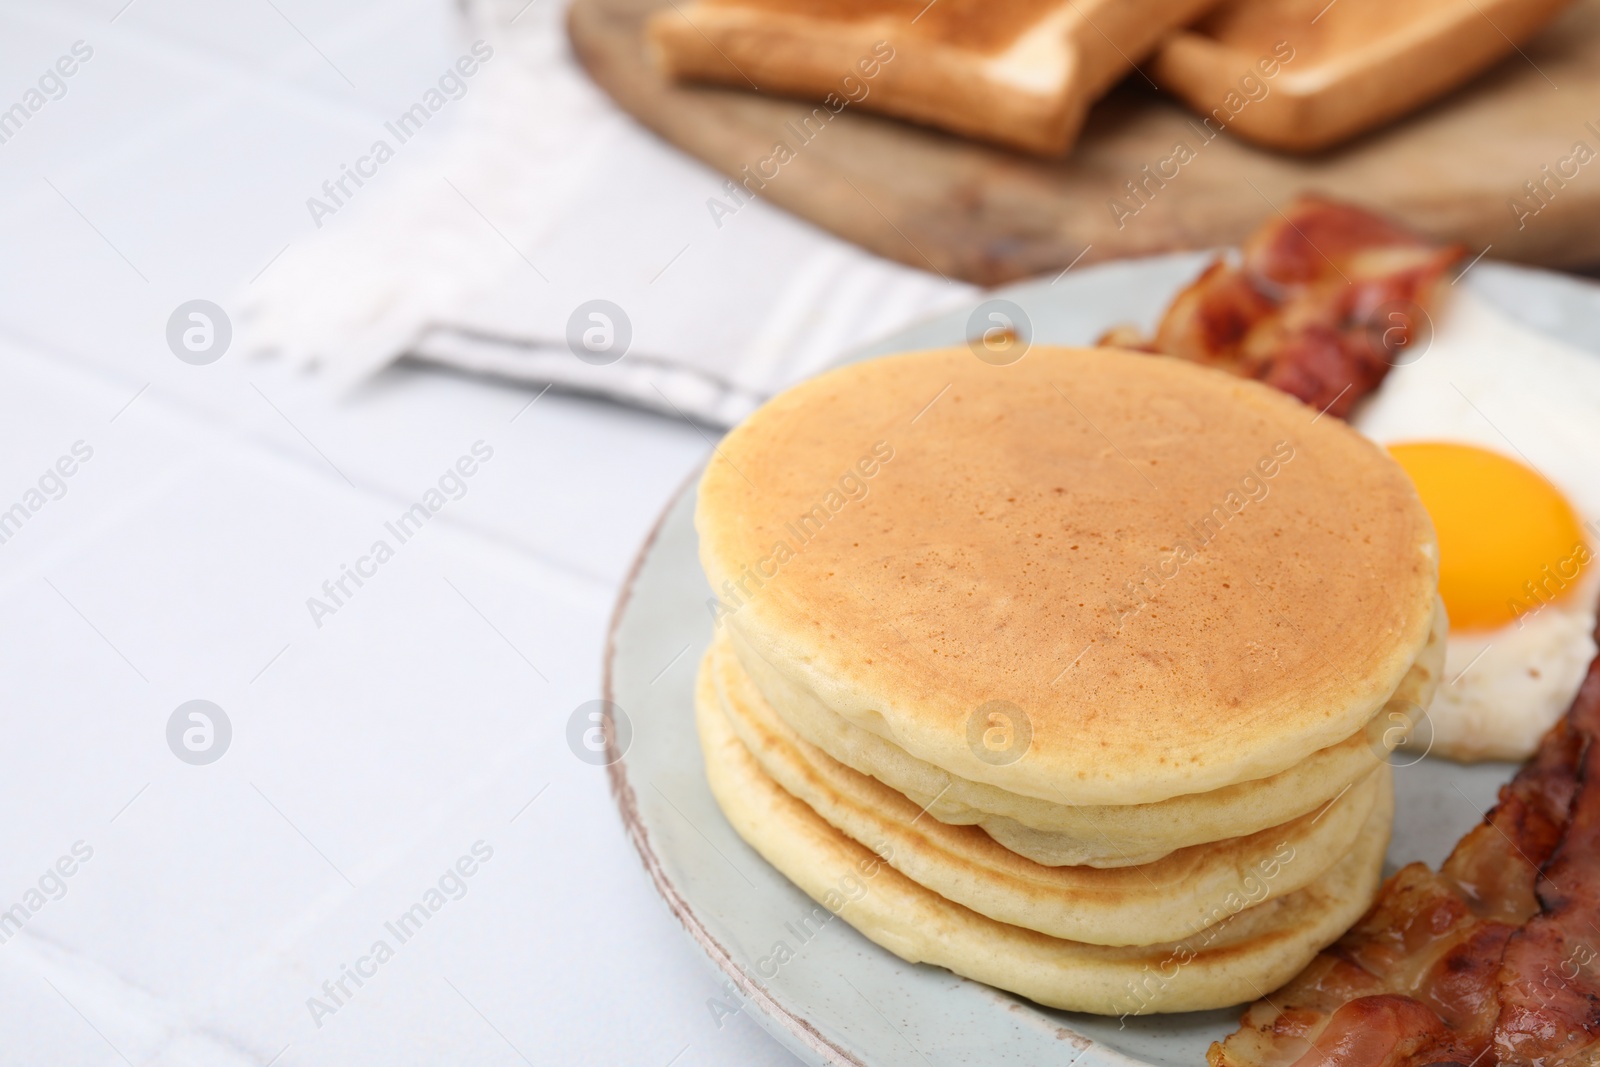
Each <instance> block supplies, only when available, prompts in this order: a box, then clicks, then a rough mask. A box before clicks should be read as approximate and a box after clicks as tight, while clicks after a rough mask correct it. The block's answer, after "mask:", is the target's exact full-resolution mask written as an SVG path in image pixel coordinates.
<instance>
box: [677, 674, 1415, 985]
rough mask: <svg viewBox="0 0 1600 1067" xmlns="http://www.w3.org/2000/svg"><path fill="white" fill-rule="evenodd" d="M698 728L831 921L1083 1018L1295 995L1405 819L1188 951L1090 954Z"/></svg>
mask: <svg viewBox="0 0 1600 1067" xmlns="http://www.w3.org/2000/svg"><path fill="white" fill-rule="evenodd" d="M696 718H697V723H698V726H699V730H700V740H701V748H702V751H703V752H704V754H705V761H706V775H707V778H708V780H709V781H710V784H711V791H712V794H713V795H714V796H715V797H716V799H717V803H718V805H719V806H720V807H721V808H722V810H723V812H724V814H726V815H727V817H728V821H729V822H730V823H732V824H733V828H734V829H735V830H736V831H737V832H738V833H739V836H741V837H743V838H744V839H745V840H746V841H747V842H749V843H750V845H751V847H753V848H754V849H755V850H756V851H757V852H759V853H760V854H761V856H762V857H763V858H764V859H766V860H767V862H769V863H771V864H772V865H773V866H774V867H776V868H777V869H778V870H779V871H781V872H782V873H783V874H784V875H785V876H786V877H788V878H789V879H790V880H791V881H793V882H794V883H795V884H796V885H797V886H799V887H800V888H801V889H802V890H803V891H805V893H806V894H807V895H809V896H810V897H811V898H812V899H813V900H815V901H817V902H818V905H819V907H818V911H819V912H820V911H822V909H828V910H832V911H834V913H835V914H837V915H838V916H839V917H840V918H842V919H844V920H845V921H846V922H848V923H849V924H850V925H851V926H853V927H855V928H856V929H857V930H859V931H861V933H862V934H864V935H866V936H867V937H868V938H869V939H871V940H872V941H874V942H876V943H877V944H879V945H881V946H883V947H884V948H886V949H888V950H889V951H890V952H893V953H894V954H895V955H897V956H900V957H901V958H902V959H906V960H909V961H911V962H916V963H921V962H926V963H932V964H936V965H938V966H940V967H945V968H947V969H949V970H951V971H954V972H955V973H956V974H960V975H963V976H965V977H968V978H973V979H976V980H977V981H980V982H987V983H988V984H990V985H993V986H996V987H998V988H1001V989H1007V990H1011V991H1012V992H1015V993H1020V994H1022V995H1023V996H1026V997H1028V998H1029V999H1030V1000H1033V1001H1035V1002H1037V1003H1039V1004H1044V1005H1048V1006H1051V1007H1058V1008H1064V1009H1067V1010H1070V1011H1086V1012H1096V1013H1099V1014H1103V1015H1124V1014H1132V1013H1134V1012H1136V1011H1139V1010H1155V1011H1194V1010H1199V1009H1203V1008H1214V1007H1219V1006H1222V1005H1226V1004H1234V1003H1237V1002H1239V1001H1240V1000H1241V999H1243V998H1244V997H1247V996H1249V995H1250V994H1249V992H1248V990H1249V989H1250V986H1251V985H1252V984H1258V985H1263V986H1277V985H1280V984H1282V983H1283V982H1284V981H1285V980H1287V979H1288V978H1289V977H1290V976H1291V975H1293V974H1294V973H1295V972H1296V970H1298V969H1299V968H1300V967H1301V966H1302V965H1303V963H1304V961H1305V960H1306V959H1308V958H1310V957H1311V956H1312V955H1313V954H1314V953H1315V952H1316V951H1317V948H1318V947H1319V946H1320V945H1325V944H1327V943H1328V942H1329V941H1331V940H1333V939H1334V938H1336V937H1338V936H1339V933H1340V931H1342V930H1344V929H1346V928H1348V927H1349V925H1350V923H1351V922H1353V921H1354V920H1355V919H1356V917H1357V916H1359V915H1360V914H1361V911H1362V908H1363V907H1364V906H1365V904H1366V902H1367V901H1369V900H1371V899H1372V895H1373V893H1374V892H1375V891H1376V889H1377V885H1378V880H1379V869H1380V867H1381V863H1382V859H1383V850H1384V848H1385V846H1386V845H1387V844H1388V840H1389V822H1390V819H1391V817H1392V815H1393V803H1392V800H1391V798H1390V794H1389V793H1388V792H1387V791H1386V792H1385V793H1384V794H1383V796H1382V798H1381V803H1380V804H1378V805H1376V806H1375V807H1374V810H1373V812H1372V814H1371V815H1369V816H1368V821H1367V824H1366V825H1365V826H1364V828H1363V830H1362V832H1361V835H1360V837H1359V838H1358V839H1357V841H1356V843H1355V846H1354V847H1353V848H1352V849H1351V850H1350V851H1349V852H1348V853H1346V855H1345V856H1344V857H1343V858H1342V859H1341V860H1340V861H1339V862H1338V863H1337V864H1336V865H1335V866H1334V867H1333V868H1332V869H1330V870H1327V871H1324V872H1323V873H1322V874H1321V876H1320V877H1318V878H1317V879H1316V880H1315V881H1314V882H1313V883H1312V884H1311V885H1309V886H1307V887H1306V888H1304V889H1301V890H1299V891H1298V892H1295V893H1291V894H1288V895H1287V896H1283V897H1279V898H1277V899H1275V900H1271V901H1267V902H1265V903H1263V904H1261V905H1259V906H1256V907H1250V906H1247V905H1239V910H1237V911H1230V910H1229V908H1230V902H1228V901H1226V900H1218V901H1217V902H1216V903H1215V905H1214V907H1215V910H1216V912H1217V913H1218V915H1219V919H1218V921H1217V922H1216V923H1213V924H1212V925H1211V926H1208V927H1206V928H1205V929H1203V930H1199V931H1196V932H1195V933H1194V934H1193V935H1191V936H1189V937H1186V938H1184V939H1182V940H1178V941H1172V942H1168V943H1164V944H1153V945H1134V946H1122V947H1116V946H1106V945H1089V944H1084V943H1081V942H1075V941H1068V940H1064V939H1061V938H1055V937H1050V936H1048V935H1046V934H1041V933H1038V932H1036V931H1032V930H1026V929H1023V928H1022V927H1018V926H1013V925H1011V924H1008V923H1001V922H996V921H995V920H993V919H990V918H987V917H985V916H983V915H980V914H978V913H977V912H975V911H972V910H971V909H969V908H966V907H963V906H961V905H960V904H956V903H953V902H952V901H949V900H947V899H945V898H944V897H942V896H940V895H939V894H938V893H935V892H933V891H932V890H929V889H927V888H925V887H923V886H922V885H920V884H918V883H917V882H915V881H913V880H912V879H910V878H908V877H906V876H905V875H903V874H901V873H900V872H899V871H897V870H896V869H894V868H893V867H892V866H890V865H889V864H888V863H887V862H885V861H884V859H883V856H882V854H881V853H880V852H875V851H873V850H872V849H870V848H867V847H865V846H863V845H860V844H858V843H857V842H855V841H853V840H852V839H850V838H849V837H847V836H846V835H844V834H842V833H840V832H839V831H838V830H836V829H834V827H832V826H830V825H829V824H828V823H827V822H825V821H824V820H823V819H822V818H821V817H819V816H818V815H817V814H816V812H815V811H813V810H812V809H811V808H810V807H809V806H808V805H807V804H805V803H804V802H803V801H801V800H799V799H797V798H796V797H794V796H793V795H792V794H790V793H788V792H787V791H785V790H784V789H783V788H781V787H780V786H779V785H778V784H777V783H775V782H774V781H773V780H772V779H771V778H769V777H768V776H767V775H766V774H765V773H763V772H762V770H761V768H760V767H759V766H758V765H757V764H756V761H755V759H754V758H753V757H752V756H751V755H750V752H749V750H748V749H746V748H745V747H744V745H743V744H742V743H740V741H739V739H738V737H737V736H736V735H735V734H734V733H733V730H732V728H731V727H730V726H729V725H728V722H727V719H726V718H725V717H723V716H722V715H720V714H718V713H717V711H716V709H715V708H714V707H712V706H711V705H710V704H708V703H707V702H700V703H699V704H698V705H697V715H696ZM883 851H888V849H887V848H884V849H883ZM1263 876H1264V875H1263ZM863 883H864V884H866V885H867V886H868V887H869V888H867V889H866V890H865V891H864V892H862V893H860V894H852V895H854V896H855V897H856V899H853V900H850V899H848V898H846V897H845V896H844V895H842V894H841V892H840V887H841V886H847V885H860V884H863ZM1232 903H1233V904H1234V905H1238V904H1239V902H1232Z"/></svg>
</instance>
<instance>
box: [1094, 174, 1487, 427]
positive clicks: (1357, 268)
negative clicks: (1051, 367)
mask: <svg viewBox="0 0 1600 1067" xmlns="http://www.w3.org/2000/svg"><path fill="white" fill-rule="evenodd" d="M1464 252H1465V249H1464V248H1463V247H1462V246H1460V245H1445V246H1440V245H1436V244H1433V243H1431V242H1429V241H1426V240H1424V239H1423V238H1421V237H1419V236H1418V235H1417V234H1415V233H1412V232H1411V231H1410V230H1407V229H1405V228H1404V227H1402V226H1400V225H1399V224H1398V223H1395V222H1392V221H1390V220H1389V219H1386V218H1383V217H1381V216H1378V215H1374V214H1373V213H1371V212H1369V211H1366V210H1364V209H1362V208H1358V207H1355V206H1353V205H1350V204H1344V203H1340V202H1339V201H1336V200H1329V199H1326V198H1324V197H1320V196H1314V195H1305V196H1301V197H1300V198H1299V199H1297V200H1295V201H1294V203H1292V204H1291V205H1289V207H1288V208H1287V209H1286V210H1285V211H1284V212H1283V213H1282V214H1281V215H1279V216H1277V217H1274V218H1272V219H1270V220H1268V222H1267V223H1266V225H1264V226H1262V227H1261V229H1259V230H1257V231H1256V232H1255V233H1254V234H1252V235H1251V236H1250V238H1249V239H1248V240H1246V241H1245V244H1244V247H1243V249H1242V252H1241V255H1240V257H1239V260H1238V262H1237V263H1231V262H1229V261H1228V260H1226V259H1218V260H1217V261H1216V262H1214V263H1213V264H1211V266H1210V267H1208V268H1207V269H1206V271H1205V273H1203V274H1201V276H1200V277H1199V278H1198V279H1197V280H1196V281H1195V282H1193V283H1192V284H1191V285H1190V286H1189V287H1188V288H1187V289H1185V290H1183V291H1182V292H1181V293H1179V294H1178V296H1177V297H1176V298H1175V299H1174V300H1173V302H1172V306H1171V307H1169V308H1168V309H1167V312H1166V315H1165V316H1163V318H1162V320H1161V323H1160V325H1159V326H1158V327H1157V328H1156V333H1155V336H1154V337H1148V338H1147V337H1144V336H1142V335H1141V334H1140V333H1139V331H1137V330H1135V329H1133V328H1131V327H1118V328H1116V329H1113V330H1111V331H1109V332H1108V333H1106V334H1105V335H1104V336H1103V337H1101V339H1100V343H1101V344H1103V345H1113V346H1116V347H1119V348H1132V349H1136V350H1139V351H1144V352H1159V353H1164V354H1166V355H1171V356H1178V357H1180V358H1182V359H1188V360H1192V361H1194V362H1196V363H1203V364H1206V365H1207V366H1212V367H1217V368H1219V369H1221V370H1226V371H1229V372H1231V373H1233V374H1237V375H1239V376H1241V377H1245V378H1257V379H1260V380H1261V381H1264V382H1266V383H1267V384H1269V385H1272V386H1275V387H1277V388H1279V389H1281V390H1283V391H1284V392H1286V393H1289V394H1290V395H1292V396H1296V397H1298V398H1300V399H1301V400H1303V401H1305V402H1306V403H1307V404H1310V405H1311V406H1312V407H1315V408H1317V409H1318V410H1319V411H1321V410H1326V411H1328V412H1329V413H1330V414H1333V415H1337V416H1339V417H1340V418H1343V417H1344V416H1345V415H1346V414H1347V413H1349V411H1350V409H1351V408H1352V407H1354V406H1355V404H1356V402H1357V401H1358V400H1360V399H1361V398H1362V397H1364V396H1366V395H1367V394H1369V393H1371V392H1372V391H1373V390H1374V389H1376V388H1377V387H1378V386H1379V385H1381V384H1382V382H1383V379H1384V377H1385V376H1386V375H1387V374H1388V373H1389V369H1390V367H1391V366H1393V364H1394V362H1396V361H1398V360H1399V359H1400V358H1401V356H1402V355H1403V353H1404V352H1405V350H1406V347H1407V346H1408V345H1412V344H1417V343H1420V342H1421V341H1422V339H1423V335H1422V331H1425V330H1426V329H1428V328H1429V327H1428V325H1427V323H1426V321H1425V320H1426V314H1425V304H1426V303H1427V302H1428V301H1429V299H1430V298H1431V295H1432V292H1433V290H1434V287H1435V285H1436V283H1437V282H1438V281H1439V279H1440V278H1441V277H1442V276H1443V275H1444V272H1445V271H1446V270H1447V269H1448V268H1449V267H1450V265H1451V264H1452V263H1454V262H1456V261H1457V260H1458V259H1460V258H1461V256H1462V254H1463V253H1464Z"/></svg>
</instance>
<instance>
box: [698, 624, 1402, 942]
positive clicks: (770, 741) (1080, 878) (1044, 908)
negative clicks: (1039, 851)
mask: <svg viewBox="0 0 1600 1067" xmlns="http://www.w3.org/2000/svg"><path fill="white" fill-rule="evenodd" d="M696 699H697V701H698V702H699V703H700V704H701V705H702V706H703V707H702V711H701V714H711V713H712V712H713V711H714V712H717V713H720V714H722V715H724V716H726V718H727V721H728V724H729V725H730V726H731V727H732V728H733V732H734V734H735V735H737V737H738V738H739V740H740V742H741V743H742V744H743V745H744V747H745V749H746V750H747V751H748V752H749V753H750V755H751V756H753V757H754V758H755V761H756V764H757V765H758V766H759V767H760V768H761V770H762V772H763V773H764V774H766V775H767V777H769V778H771V779H772V780H773V781H774V782H776V783H777V784H778V785H779V786H781V787H782V788H783V789H784V790H785V791H786V792H788V793H790V794H791V795H792V796H794V797H796V798H797V799H799V800H801V801H803V802H804V803H805V804H806V805H807V806H808V807H810V808H811V809H812V810H813V811H814V812H816V813H817V814H818V815H819V816H821V817H822V818H823V819H824V820H826V821H827V822H828V823H829V824H830V825H831V826H833V827H834V828H835V829H837V830H839V831H841V832H842V833H844V834H845V835H847V836H849V837H850V838H852V839H854V840H855V841H856V842H858V843H860V844H862V845H865V846H867V847H868V848H874V847H877V846H880V845H882V844H884V843H887V844H888V846H889V850H890V851H889V857H890V858H889V859H888V862H889V863H890V864H891V865H892V866H893V867H894V868H895V869H896V870H898V871H899V872H900V873H902V874H904V875H906V876H907V877H908V878H910V879H911V880H913V881H915V882H917V883H918V884H919V885H922V886H924V887H926V888H928V889H930V890H932V891H933V892H935V893H937V894H939V895H940V896H942V897H944V898H946V899H948V900H952V901H954V902H956V903H958V904H962V905H965V906H966V907H968V908H971V909H972V910H973V911H976V912H978V913H979V914H981V915H986V916H988V917H989V918H991V919H994V920H997V921H999V922H1004V923H1010V924H1011V925H1013V926H1020V927H1023V928H1024V929H1028V930H1037V931H1038V932H1040V933H1044V934H1050V935H1051V936H1053V937H1060V938H1065V939H1068V940H1072V941H1082V942H1086V943H1089V944H1095V945H1144V944H1150V943H1152V942H1165V941H1172V940H1176V939H1178V938H1182V937H1188V936H1190V935H1192V934H1194V933H1197V932H1198V931H1199V930H1201V929H1203V928H1204V927H1206V926H1207V925H1209V924H1210V923H1211V922H1212V921H1214V920H1213V918H1212V913H1213V912H1214V911H1215V909H1216V906H1217V902H1218V901H1223V900H1227V899H1229V897H1230V895H1231V896H1234V897H1237V898H1238V899H1244V900H1250V901H1252V902H1254V903H1261V902H1263V901H1267V900H1271V899H1274V898H1276V897H1280V896H1284V895H1286V894H1289V893H1293V892H1294V891H1296V890H1298V889H1301V888H1303V887H1305V886H1306V885H1309V884H1310V883H1311V882H1312V881H1313V880H1315V879H1316V878H1318V877H1320V876H1321V875H1322V874H1324V873H1325V872H1326V871H1327V870H1328V869H1329V868H1331V867H1333V866H1334V865H1335V864H1337V863H1338V862H1339V860H1341V859H1342V858H1343V857H1344V856H1345V854H1346V853H1348V852H1349V851H1350V849H1351V848H1352V847H1354V845H1355V843H1356V841H1357V839H1358V838H1359V837H1360V835H1361V831H1362V828H1363V827H1364V826H1365V825H1366V822H1367V819H1368V818H1369V817H1370V815H1371V814H1372V810H1373V808H1374V806H1375V805H1377V804H1378V803H1379V799H1380V796H1381V797H1383V798H1385V799H1384V800H1383V802H1384V803H1386V804H1387V803H1392V799H1390V794H1391V793H1392V791H1393V782H1392V776H1391V771H1390V769H1389V767H1388V766H1387V765H1384V766H1382V767H1380V768H1379V769H1378V770H1377V771H1374V772H1372V773H1371V774H1370V775H1368V777H1367V778H1365V779H1363V780H1362V781H1361V782H1360V783H1358V784H1356V785H1354V786H1352V787H1351V788H1350V789H1348V790H1346V791H1345V792H1344V793H1343V794H1342V795H1341V796H1339V797H1338V798H1336V799H1335V800H1333V801H1331V802H1330V803H1328V804H1325V805H1323V806H1322V808H1321V809H1320V810H1318V811H1316V812H1313V813H1311V814H1308V815H1303V816H1301V817H1300V818H1299V819H1296V820H1294V821H1293V822H1291V823H1288V824H1286V825H1283V826H1277V827H1271V828H1269V829H1267V830H1263V831H1261V832H1260V833H1258V834H1254V835H1252V836H1250V837H1245V838H1235V839H1232V840H1229V841H1221V842H1216V843H1214V844H1208V845H1201V846H1196V847H1193V848H1186V849H1182V850H1180V851H1178V852H1174V853H1172V854H1171V855H1169V856H1167V857H1166V858H1164V859H1161V860H1158V861H1157V862H1155V863H1148V864H1144V865H1142V866H1139V867H1123V868H1118V869H1112V870H1102V869H1099V868H1095V867H1046V866H1042V865H1040V864H1038V863H1034V862H1033V861H1031V860H1028V859H1025V858H1023V857H1022V856H1019V855H1017V854H1015V853H1013V852H1011V851H1010V850H1008V849H1006V848H1004V847H1002V846H1001V845H999V844H997V843H996V842H995V841H994V840H993V839H992V838H990V837H989V835H988V834H986V833H984V832H983V831H982V830H980V829H978V828H977V827H975V826H946V825H945V824H943V823H941V822H939V821H938V820H936V819H932V818H928V817H926V816H925V815H924V813H923V812H922V811H921V810H920V809H919V808H918V806H917V805H916V804H914V803H912V802H911V801H910V800H907V799H906V798H905V797H904V796H902V795H901V794H899V793H897V792H895V791H894V790H893V789H890V788H889V787H888V786H886V785H883V784H882V783H881V782H878V781H875V780H874V779H872V778H869V777H867V776H866V775H864V774H859V773H857V772H856V771H853V770H851V769H850V768H848V767H846V766H844V765H843V764H841V763H838V762H837V761H835V760H833V759H831V758H829V757H828V755H827V754H826V753H824V752H822V751H821V750H820V749H817V748H815V747H814V746H812V745H809V744H807V743H806V742H805V741H803V740H801V739H800V738H799V737H798V736H796V735H795V734H794V732H793V731H792V730H790V729H789V728H788V727H787V726H786V725H784V723H783V720H781V719H779V718H778V717H777V715H776V714H774V713H773V711H772V709H771V708H770V707H769V706H766V702H765V701H764V700H762V698H761V694H760V693H758V692H756V691H755V687H754V686H752V685H751V684H750V683H749V680H748V679H746V678H744V676H743V672H742V671H740V670H739V667H738V664H737V662H734V661H732V657H720V659H719V658H718V657H716V656H714V655H711V654H708V655H707V656H706V658H705V659H704V660H703V661H702V663H701V667H700V677H699V680H698V683H697V695H696ZM708 709H709V710H708ZM1268 872H1270V874H1269V873H1268Z"/></svg>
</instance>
